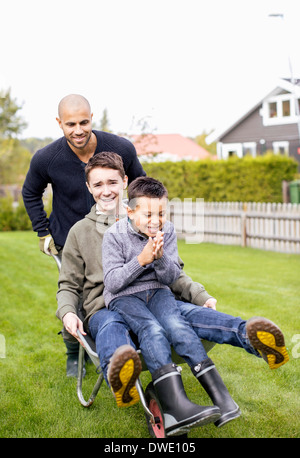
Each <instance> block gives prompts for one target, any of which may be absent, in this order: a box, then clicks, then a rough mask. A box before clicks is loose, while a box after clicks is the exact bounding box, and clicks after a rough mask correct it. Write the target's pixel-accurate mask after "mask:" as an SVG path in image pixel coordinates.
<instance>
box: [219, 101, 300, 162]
mask: <svg viewBox="0 0 300 458" xmlns="http://www.w3.org/2000/svg"><path fill="white" fill-rule="evenodd" d="M260 109H261V106H260V107H258V108H257V109H256V110H255V111H253V112H252V113H250V114H249V116H247V117H246V118H245V119H243V120H242V121H241V122H240V123H239V124H237V125H236V126H235V127H234V128H233V129H232V130H231V131H230V132H228V133H227V134H225V135H224V136H223V137H221V138H220V139H219V141H220V142H222V143H244V142H256V143H257V152H258V154H259V153H260V152H263V151H260V140H265V142H266V143H265V145H264V150H268V149H272V143H273V142H276V141H289V142H290V156H293V157H295V159H297V161H298V162H299V161H300V155H299V154H298V153H297V148H298V147H300V140H299V134H298V128H297V125H296V124H283V125H279V126H263V123H262V116H260V114H259V111H260Z"/></svg>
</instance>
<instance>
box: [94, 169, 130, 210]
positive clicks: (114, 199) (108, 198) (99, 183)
mask: <svg viewBox="0 0 300 458" xmlns="http://www.w3.org/2000/svg"><path fill="white" fill-rule="evenodd" d="M126 186H127V177H125V178H124V179H123V178H122V177H121V175H120V173H119V171H118V170H114V169H106V168H102V167H96V168H94V169H92V170H91V171H90V173H89V181H88V183H87V187H88V189H89V191H90V193H91V194H92V195H93V197H94V199H95V201H96V202H97V207H98V210H100V211H102V212H104V213H108V214H116V213H117V212H118V211H119V208H120V205H121V201H122V197H123V191H124V189H126Z"/></svg>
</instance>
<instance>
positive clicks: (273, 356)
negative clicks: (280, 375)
mask: <svg viewBox="0 0 300 458" xmlns="http://www.w3.org/2000/svg"><path fill="white" fill-rule="evenodd" d="M246 331H247V335H248V337H249V340H250V343H251V345H252V346H253V347H254V348H255V349H256V350H258V351H259V353H260V354H261V355H262V357H263V359H264V360H265V361H266V362H267V363H268V364H269V367H270V369H277V368H278V367H280V366H282V365H283V364H285V363H287V362H288V360H289V355H288V352H287V350H286V348H285V343H284V336H283V334H282V332H281V330H280V329H279V327H278V326H277V325H276V324H275V323H272V321H270V320H267V318H263V317H253V318H250V320H248V321H247V323H246Z"/></svg>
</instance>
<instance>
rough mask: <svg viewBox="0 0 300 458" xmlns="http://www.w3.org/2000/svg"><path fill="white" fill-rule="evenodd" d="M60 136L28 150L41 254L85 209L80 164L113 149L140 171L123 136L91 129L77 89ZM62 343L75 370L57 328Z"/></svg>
mask: <svg viewBox="0 0 300 458" xmlns="http://www.w3.org/2000/svg"><path fill="white" fill-rule="evenodd" d="M56 119H57V122H58V124H59V126H60V128H61V129H62V131H63V134H64V136H63V137H61V138H60V139H58V140H56V141H54V142H53V143H51V144H50V145H47V146H46V147H45V148H42V149H41V150H39V151H37V152H36V154H35V155H34V156H33V158H32V160H31V163H30V168H29V171H28V173H27V176H26V179H25V182H24V185H23V189H22V195H23V200H24V204H25V207H26V210H27V213H28V215H29V217H30V220H31V222H32V227H33V230H34V231H35V232H37V235H38V237H39V238H40V249H41V251H42V252H44V253H45V254H47V255H51V254H54V255H57V254H59V255H61V250H62V248H63V246H64V244H65V240H66V237H67V235H68V232H69V230H70V228H71V227H72V226H73V225H74V224H75V223H76V222H77V221H79V220H81V219H82V218H84V216H85V215H86V214H87V213H89V211H90V209H91V207H92V205H93V203H94V200H93V197H92V196H91V194H90V193H89V191H88V189H87V187H86V184H85V173H84V167H85V165H86V163H87V162H88V160H89V159H90V158H91V157H92V156H94V155H96V154H99V153H101V152H103V151H115V152H117V153H118V154H119V155H120V156H121V157H122V160H123V164H124V168H125V171H126V174H127V176H128V180H129V182H130V181H132V180H134V179H135V178H136V177H138V176H143V175H145V172H144V170H143V168H142V166H141V164H140V162H139V161H138V158H137V154H136V151H135V148H134V146H133V144H132V143H131V142H130V141H128V140H126V139H125V138H122V137H119V136H117V135H113V134H110V133H107V132H101V131H96V130H92V119H93V114H92V112H91V108H90V104H89V102H88V101H87V100H86V99H85V98H84V97H83V96H81V95H77V94H71V95H68V96H66V97H64V98H63V99H62V100H61V101H60V103H59V106H58V117H57V118H56ZM49 183H51V185H52V190H53V202H52V212H51V215H50V217H49V219H48V218H47V215H46V212H45V210H44V204H43V193H44V190H45V188H46V187H47V185H48V184H49ZM62 334H63V339H64V341H65V344H66V347H67V355H68V359H67V375H68V376H76V374H77V360H78V343H77V342H76V343H74V339H72V340H70V336H68V335H67V333H65V331H63V332H62Z"/></svg>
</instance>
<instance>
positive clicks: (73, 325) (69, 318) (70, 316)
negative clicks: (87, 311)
mask: <svg viewBox="0 0 300 458" xmlns="http://www.w3.org/2000/svg"><path fill="white" fill-rule="evenodd" d="M62 321H63V324H64V327H65V329H66V330H67V331H68V333H69V334H71V335H72V336H73V337H75V339H77V340H78V342H79V343H81V344H82V345H83V342H81V340H80V339H79V337H78V334H77V329H79V331H80V332H81V334H82V335H83V336H86V332H84V329H83V323H82V321H81V320H80V319H79V318H78V316H77V315H76V314H75V313H73V312H68V313H66V314H65V315H64V317H63V319H62Z"/></svg>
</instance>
